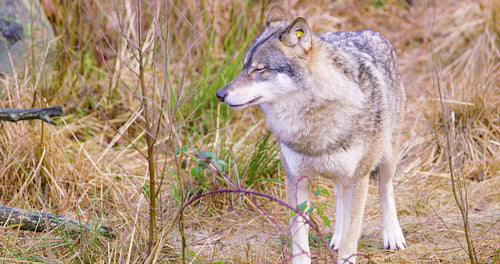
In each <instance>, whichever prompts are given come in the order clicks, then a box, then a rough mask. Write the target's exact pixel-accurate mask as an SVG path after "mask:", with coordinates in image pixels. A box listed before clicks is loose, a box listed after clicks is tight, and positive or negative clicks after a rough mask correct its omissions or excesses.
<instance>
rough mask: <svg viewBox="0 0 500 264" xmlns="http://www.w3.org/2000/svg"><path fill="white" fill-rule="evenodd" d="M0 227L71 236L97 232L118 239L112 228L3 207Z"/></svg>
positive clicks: (0, 215)
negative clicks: (54, 232) (58, 231)
mask: <svg viewBox="0 0 500 264" xmlns="http://www.w3.org/2000/svg"><path fill="white" fill-rule="evenodd" d="M0 225H2V226H7V227H14V228H19V229H21V230H28V231H35V232H43V231H50V230H53V229H60V230H62V231H65V232H68V233H69V234H70V235H75V234H80V233H83V232H85V233H90V232H93V231H94V230H95V231H97V233H98V234H99V235H101V236H105V237H109V238H115V237H116V234H115V233H114V232H113V230H112V228H110V227H107V226H103V225H100V226H96V225H93V224H89V223H80V222H79V221H76V220H72V219H69V218H66V217H63V216H59V215H55V214H51V213H45V212H34V211H30V210H24V209H18V208H13V207H8V206H1V205H0Z"/></svg>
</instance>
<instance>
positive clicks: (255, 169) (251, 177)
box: [243, 131, 280, 186]
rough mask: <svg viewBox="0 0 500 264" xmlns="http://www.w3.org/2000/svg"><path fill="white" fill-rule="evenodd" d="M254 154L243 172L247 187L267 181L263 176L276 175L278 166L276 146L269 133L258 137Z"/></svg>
mask: <svg viewBox="0 0 500 264" xmlns="http://www.w3.org/2000/svg"><path fill="white" fill-rule="evenodd" d="M254 149H255V150H254V152H253V153H252V156H251V158H250V160H249V161H248V163H247V165H246V166H245V167H244V169H243V171H244V174H245V175H246V178H245V183H246V184H247V185H248V186H251V185H254V184H255V183H256V182H259V181H265V180H268V179H267V178H264V176H269V175H276V174H277V173H276V172H277V171H278V166H279V162H280V160H279V152H278V144H277V143H276V141H275V140H272V138H271V131H267V133H266V134H264V135H262V133H261V134H260V135H259V138H258V139H257V143H256V144H255V148H254Z"/></svg>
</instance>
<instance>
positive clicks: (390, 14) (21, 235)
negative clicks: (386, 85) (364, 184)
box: [0, 0, 500, 263]
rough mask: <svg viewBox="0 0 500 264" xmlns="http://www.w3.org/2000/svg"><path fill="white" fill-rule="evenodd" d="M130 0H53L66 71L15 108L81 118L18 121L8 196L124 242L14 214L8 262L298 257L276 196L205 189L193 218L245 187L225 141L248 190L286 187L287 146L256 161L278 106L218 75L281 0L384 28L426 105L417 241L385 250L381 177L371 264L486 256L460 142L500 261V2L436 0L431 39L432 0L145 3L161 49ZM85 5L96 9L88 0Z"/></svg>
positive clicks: (490, 258) (403, 173) (292, 9)
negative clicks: (64, 0)
mask: <svg viewBox="0 0 500 264" xmlns="http://www.w3.org/2000/svg"><path fill="white" fill-rule="evenodd" d="M44 2H48V3H52V2H54V3H57V1H49V0H46V1H44ZM70 2H71V1H70ZM117 2H120V3H119V4H117V3H115V2H114V1H113V0H102V1H75V2H74V3H71V4H68V5H66V6H64V5H62V6H61V5H60V4H55V5H53V6H51V7H50V8H51V10H53V11H52V12H53V18H52V20H53V21H52V22H53V25H54V27H56V32H59V34H62V35H63V37H62V38H61V39H60V41H59V43H58V45H59V48H60V49H59V51H60V52H61V54H64V56H61V59H60V60H59V62H58V68H57V69H56V70H55V72H51V71H47V72H44V73H43V75H44V77H47V78H46V79H45V78H44V79H43V81H41V82H38V81H37V80H36V79H35V78H37V77H36V76H40V75H41V74H40V73H37V74H35V75H31V74H30V73H29V72H28V71H27V72H28V73H27V74H25V75H22V74H19V76H17V77H16V78H14V77H5V78H3V79H1V80H0V82H2V83H3V85H5V86H7V87H8V88H9V92H8V93H7V95H6V97H5V98H4V99H3V100H2V101H0V107H3V108H28V107H31V106H32V102H35V105H34V106H35V107H46V106H49V105H54V104H64V106H65V113H66V116H65V117H64V118H63V119H61V120H59V121H58V125H57V126H50V125H47V124H43V123H42V122H41V121H24V122H18V123H10V122H2V123H0V175H1V176H0V177H1V178H0V179H1V180H0V204H1V205H5V206H12V207H18V208H23V209H31V210H35V211H46V212H53V213H55V214H58V215H64V216H65V217H69V218H73V219H80V220H81V221H82V222H91V223H96V224H98V223H99V222H105V223H106V224H107V225H108V226H113V227H114V229H115V231H116V234H117V238H116V239H108V238H102V237H97V236H95V235H93V234H83V235H81V236H77V237H72V236H67V235H66V234H63V233H57V231H52V232H50V233H42V234H40V233H31V232H26V231H20V230H18V229H15V228H8V227H0V238H1V239H0V262H5V263H25V262H36V263H39V262H46V263H51V262H53V263H59V262H61V263H67V262H78V263H81V262H84V263H136V262H142V261H144V260H147V261H148V262H154V263H182V259H183V256H182V255H183V253H182V252H183V244H185V247H184V250H186V251H185V255H186V257H185V260H186V261H187V262H189V263H217V262H219V263H280V262H282V261H285V260H286V259H287V258H288V257H289V256H290V253H291V252H290V250H289V249H288V248H287V243H289V238H288V237H287V223H288V215H289V211H288V209H286V208H285V207H282V206H280V205H279V204H277V203H274V202H270V201H269V200H268V199H265V198H262V197H252V196H248V195H239V194H235V193H232V194H220V193H219V194H216V195H211V196H206V197H204V198H202V199H200V200H198V201H197V202H196V203H194V204H193V205H191V206H188V207H186V210H185V212H184V214H183V218H180V216H179V209H180V208H181V206H182V205H183V204H185V203H186V202H187V201H188V200H189V199H192V198H193V197H194V196H195V195H197V194H200V193H203V192H207V191H210V190H216V189H228V188H231V187H232V186H231V184H230V183H228V180H227V179H226V178H224V177H223V176H221V175H220V174H219V173H217V171H216V170H215V169H214V166H212V165H210V164H207V163H206V162H205V163H203V164H201V163H200V159H204V158H206V157H207V155H208V157H212V156H210V155H212V154H210V153H208V152H210V151H213V153H214V155H215V156H216V157H213V158H211V159H212V160H215V161H217V162H219V161H220V162H222V163H226V164H227V165H226V166H224V169H223V171H224V172H225V173H226V174H227V175H228V177H229V178H230V179H232V181H234V182H236V183H237V184H240V186H241V187H242V188H244V189H247V190H255V191H262V192H266V193H268V194H270V195H272V196H274V197H277V198H280V199H284V196H285V193H284V186H283V184H282V183H281V182H280V181H282V180H283V179H284V172H282V171H281V168H280V167H279V166H267V164H276V159H277V157H276V156H275V154H276V151H277V150H276V147H275V145H273V144H274V143H273V142H269V144H268V146H269V147H268V148H266V149H265V150H263V153H265V154H266V155H265V157H269V158H268V159H267V160H265V159H264V160H263V163H262V164H257V165H255V167H252V166H250V165H249V164H251V162H250V158H251V157H252V158H255V157H258V156H262V155H253V154H254V153H257V154H259V152H256V150H255V149H256V148H257V146H258V144H256V142H257V143H258V142H259V141H261V140H262V139H263V138H264V136H263V135H265V129H266V127H265V125H264V122H263V121H262V116H261V115H260V114H259V112H258V110H257V109H256V108H252V109H248V110H244V111H242V112H233V111H230V110H228V109H226V106H223V105H221V104H217V102H216V98H215V91H216V88H218V87H213V86H217V85H223V83H225V82H227V80H230V79H231V77H232V76H234V74H235V73H236V72H237V71H238V70H239V69H240V68H239V67H240V64H239V63H240V62H239V61H240V58H241V55H242V53H243V52H244V51H245V47H246V45H248V44H249V41H251V40H252V37H253V36H255V34H256V33H257V31H258V30H260V25H261V23H262V19H263V14H264V13H266V12H267V10H269V8H270V7H271V6H272V5H281V6H282V7H283V8H284V9H285V10H286V11H287V12H288V14H289V15H290V16H291V17H295V16H304V17H305V18H306V19H307V20H308V21H309V24H310V25H311V27H312V28H313V29H314V30H315V31H316V32H322V31H334V30H359V29H372V30H375V31H380V32H381V33H382V34H384V35H385V36H386V37H387V38H388V39H389V40H391V42H392V43H393V44H394V47H395V49H396V52H397V54H398V57H399V61H398V62H399V68H400V72H401V75H402V77H403V81H404V83H405V85H406V89H407V93H408V106H407V119H406V123H405V127H404V129H403V130H404V144H403V148H402V151H401V155H400V157H401V162H400V164H399V170H398V171H399V172H398V175H397V176H396V177H395V192H396V203H397V208H398V210H399V211H398V214H399V217H400V222H401V226H402V229H403V231H404V233H405V236H406V239H407V243H408V248H407V249H406V250H404V251H399V252H390V251H386V250H383V249H382V248H383V247H382V238H381V227H382V226H381V225H382V220H381V212H380V208H379V202H378V198H377V186H376V182H375V181H374V182H373V184H371V185H370V189H369V198H368V204H367V208H366V211H365V217H364V229H363V234H362V236H361V239H360V244H359V252H360V253H362V254H364V255H366V256H367V257H368V258H363V257H360V258H358V259H359V262H361V263H366V262H369V261H370V260H371V261H373V262H375V263H379V262H387V263H465V262H470V260H469V256H468V255H467V254H468V253H467V245H466V242H465V238H464V229H463V224H462V217H461V215H460V211H459V210H458V207H457V204H456V202H455V200H454V198H453V191H452V184H451V180H450V169H449V159H448V154H450V153H451V155H452V161H453V165H454V167H453V168H454V170H457V171H461V172H462V173H463V176H464V183H465V186H466V187H467V201H468V216H469V221H470V227H471V238H472V241H473V245H474V247H475V254H476V255H477V258H478V260H479V263H499V262H500V247H499V245H500V227H499V225H500V223H499V221H500V191H499V190H500V103H499V102H500V76H499V75H500V2H499V1H495V0H484V1H480V0H474V1H454V0H443V1H435V2H429V3H428V14H429V16H430V22H431V24H432V36H433V38H432V43H431V37H430V36H431V32H430V28H429V25H428V20H427V16H426V9H425V5H424V1H423V0H422V1H415V3H414V5H413V6H408V4H407V3H406V1H399V0H386V1H384V0H377V1H334V2H330V1H320V0H310V1H298V0H296V1H294V0H292V1H250V2H248V3H243V2H242V1H241V2H240V1H227V0H224V1H213V2H211V1H210V2H207V1H195V0H189V1H174V0H167V1H158V2H161V3H158V4H157V3H156V1H154V0H148V1H143V2H144V7H143V8H142V10H141V14H142V17H143V19H142V20H141V22H142V24H141V26H140V30H142V34H141V35H142V36H143V37H142V38H141V42H142V44H143V45H137V46H134V43H139V42H137V38H138V36H137V34H136V32H137V30H138V27H136V24H134V23H135V19H136V16H135V14H136V10H137V8H136V5H135V4H128V2H125V3H124V4H122V2H121V1H117ZM75 3H76V4H79V5H81V8H77V9H76V11H75V9H72V6H73V7H74V5H75ZM71 12H79V16H77V15H75V14H74V13H73V15H70V14H71ZM61 13H64V14H68V15H67V16H59V15H58V14H61ZM66 20H67V21H66ZM431 44H433V46H434V51H435V54H436V59H437V60H436V62H434V61H433V58H432V45H431ZM138 46H142V52H143V53H142V54H143V55H144V61H143V65H142V66H140V64H141V63H140V61H139V60H138V56H137V54H138V49H137V47H138ZM140 67H144V74H143V78H142V80H143V81H145V84H144V85H146V86H147V87H148V89H149V90H147V92H146V95H147V96H146V97H147V98H146V100H145V101H143V97H142V95H143V94H141V91H140V87H141V86H140V81H141V78H140V75H139V74H136V73H139V68H140ZM433 67H436V69H437V73H438V76H439V83H440V87H441V89H442V94H443V99H442V101H440V99H439V93H438V90H437V89H438V85H437V76H436V75H435V74H434V68H433ZM38 78H39V77H38ZM35 92H36V95H34V94H35ZM441 102H442V103H444V106H445V108H444V112H443V110H442V107H441ZM141 104H142V105H143V106H144V105H147V107H149V108H147V107H144V108H143V107H141ZM144 109H149V110H148V111H150V112H149V113H150V116H151V117H152V121H150V124H145V120H144V118H143V117H144V115H143V112H142V111H145V110H144ZM445 122H447V124H449V125H450V126H449V129H448V131H447V130H446V129H445V126H444V124H445ZM150 125H152V127H153V128H155V129H153V130H151V131H152V132H151V133H152V136H154V138H155V142H156V144H155V150H154V151H155V152H154V153H153V154H154V155H153V156H149V159H151V158H154V164H155V170H156V171H155V172H156V175H157V176H156V178H157V182H156V183H157V184H158V186H159V188H158V189H157V190H158V198H157V202H158V204H157V218H156V219H157V228H156V229H154V230H156V234H157V237H158V239H157V241H156V242H157V243H156V244H155V245H149V246H148V245H147V243H148V237H149V228H150V226H149V223H150V222H149V207H148V206H149V203H148V195H149V194H150V191H149V190H148V188H149V186H150V184H149V182H148V177H149V174H148V148H147V144H146V136H145V133H144V131H145V127H146V126H150ZM447 134H448V135H449V136H450V139H451V142H452V147H451V150H450V149H448V148H447V146H446V135H447ZM271 138H272V137H271ZM183 147H185V148H184V149H183ZM194 148H195V149H196V150H193V149H194ZM202 151H205V152H203V154H202ZM207 153H208V154H207ZM273 162H274V163H273ZM259 165H260V166H259ZM221 166H222V165H221ZM257 167H261V168H260V169H262V168H264V167H265V169H262V171H259V173H258V175H257V176H256V177H257V178H258V179H259V180H253V181H245V180H246V179H248V178H249V177H250V176H248V175H250V173H249V171H251V170H256V169H257ZM251 168H254V169H251ZM197 173H198V174H197ZM314 188H315V189H321V190H326V191H325V192H323V193H320V194H319V195H318V196H317V197H315V199H314V203H315V204H317V205H322V206H320V207H321V209H322V210H323V211H324V215H326V216H328V217H329V219H330V220H331V221H332V224H331V226H332V227H333V220H334V217H333V216H334V210H333V209H331V208H330V206H329V205H334V200H333V186H332V184H331V183H330V182H329V181H326V180H324V179H317V182H316V185H315V186H314ZM253 201H255V203H254V202H253ZM256 204H257V205H256ZM260 209H263V211H262V210H260ZM269 216H271V217H272V219H270V217H269ZM321 216H323V215H319V213H317V212H316V211H315V213H314V214H313V217H312V219H313V220H315V221H316V222H317V223H318V224H319V225H320V229H321V232H322V233H324V234H331V232H332V230H331V228H329V227H327V226H326V225H325V223H324V222H323V221H321ZM179 223H182V225H179ZM183 236H184V238H185V242H184V243H183V239H182V237H183ZM311 239H312V240H313V242H312V244H313V248H314V249H313V250H314V253H313V254H314V255H315V256H317V258H316V260H317V261H318V262H319V263H333V260H331V257H330V256H329V254H328V251H327V250H326V249H325V248H324V245H323V244H322V243H321V242H320V241H319V239H318V236H317V235H316V234H315V233H314V232H312V236H311ZM147 252H151V253H152V254H151V255H148V254H147Z"/></svg>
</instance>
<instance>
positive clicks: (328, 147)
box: [261, 68, 365, 157]
mask: <svg viewBox="0 0 500 264" xmlns="http://www.w3.org/2000/svg"><path fill="white" fill-rule="evenodd" d="M312 70H314V69H312ZM320 71H322V72H315V73H313V74H316V75H318V77H317V78H316V79H315V82H314V83H311V85H309V86H306V88H305V89H304V90H299V91H296V92H294V93H291V94H289V95H287V96H286V97H284V98H282V100H277V101H276V102H273V103H269V104H262V105H261V110H262V111H263V112H264V114H265V115H266V120H267V122H268V124H269V126H270V129H271V131H272V132H273V133H274V135H275V136H276V137H277V138H278V140H279V141H280V143H282V144H285V145H287V146H288V147H289V148H290V149H292V150H294V151H295V152H297V153H301V154H304V155H307V156H313V157H314V156H320V155H323V154H329V153H332V152H335V151H337V150H346V149H347V148H349V147H350V144H351V143H352V141H353V137H355V134H356V130H358V128H357V126H358V124H357V123H358V121H359V116H360V115H361V114H362V113H363V107H364V105H363V104H364V101H365V98H364V94H363V93H362V91H361V90H360V89H359V88H358V87H357V86H356V85H355V84H354V83H352V82H349V81H346V79H345V78H344V77H343V76H342V75H341V74H340V73H338V72H337V71H336V70H335V69H325V68H322V69H321V70H320ZM326 74H327V76H328V78H327V79H326V78H325V79H323V78H322V76H321V75H326Z"/></svg>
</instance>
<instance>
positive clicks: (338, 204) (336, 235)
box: [330, 183, 344, 250]
mask: <svg viewBox="0 0 500 264" xmlns="http://www.w3.org/2000/svg"><path fill="white" fill-rule="evenodd" d="M334 189H335V229H334V231H333V236H332V240H330V247H331V248H332V249H333V250H337V249H339V245H340V238H341V237H342V221H343V217H344V214H343V211H344V210H343V208H344V205H343V202H342V197H343V196H344V187H343V186H342V184H338V183H336V184H334Z"/></svg>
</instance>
